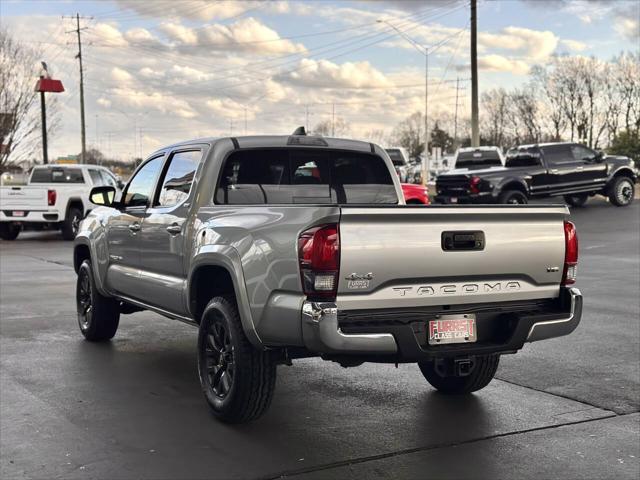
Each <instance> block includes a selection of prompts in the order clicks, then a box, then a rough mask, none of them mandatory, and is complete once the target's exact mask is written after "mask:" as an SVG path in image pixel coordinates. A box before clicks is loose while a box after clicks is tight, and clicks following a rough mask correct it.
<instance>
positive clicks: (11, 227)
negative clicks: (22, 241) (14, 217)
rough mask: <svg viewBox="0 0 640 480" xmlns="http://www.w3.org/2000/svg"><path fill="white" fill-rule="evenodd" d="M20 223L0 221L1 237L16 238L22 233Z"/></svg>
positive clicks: (3, 238) (6, 238) (4, 238)
mask: <svg viewBox="0 0 640 480" xmlns="http://www.w3.org/2000/svg"><path fill="white" fill-rule="evenodd" d="M20 230H21V228H20V225H16V224H15V223H4V222H3V223H0V238H1V239H2V240H15V239H16V238H18V235H20Z"/></svg>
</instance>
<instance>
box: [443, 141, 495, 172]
mask: <svg viewBox="0 0 640 480" xmlns="http://www.w3.org/2000/svg"><path fill="white" fill-rule="evenodd" d="M503 165H504V155H503V154H502V150H501V149H500V147H491V146H483V147H463V148H459V149H458V150H457V151H456V154H455V157H454V160H453V168H454V169H455V168H469V169H471V168H487V167H502V166H503Z"/></svg>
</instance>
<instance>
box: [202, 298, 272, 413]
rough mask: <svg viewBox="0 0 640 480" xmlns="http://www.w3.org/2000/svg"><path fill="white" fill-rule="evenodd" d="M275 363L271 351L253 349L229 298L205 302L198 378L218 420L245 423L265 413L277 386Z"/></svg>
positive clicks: (234, 305)
mask: <svg viewBox="0 0 640 480" xmlns="http://www.w3.org/2000/svg"><path fill="white" fill-rule="evenodd" d="M275 360H276V359H275V357H274V355H273V352H269V351H264V350H258V349H256V348H255V347H254V346H253V345H251V343H250V342H249V340H248V339H247V337H246V336H245V334H244V331H243V330H242V324H241V321H240V314H239V312H238V307H237V306H236V302H235V299H234V298H233V297H215V298H213V299H212V300H211V301H210V302H209V304H208V305H207V307H206V308H205V310H204V313H203V314H202V319H201V321H200V330H199V333H198V375H199V377H200V385H201V387H202V392H203V393H204V397H205V399H206V401H207V403H208V404H209V406H210V407H211V410H212V412H213V414H214V415H215V416H216V417H217V418H218V419H220V420H222V421H223V422H227V423H245V422H249V421H251V420H255V419H256V418H258V417H260V416H261V415H262V414H264V413H265V412H266V411H267V409H268V408H269V405H270V404H271V399H272V398H273V392H274V389H275V383H276V361H275Z"/></svg>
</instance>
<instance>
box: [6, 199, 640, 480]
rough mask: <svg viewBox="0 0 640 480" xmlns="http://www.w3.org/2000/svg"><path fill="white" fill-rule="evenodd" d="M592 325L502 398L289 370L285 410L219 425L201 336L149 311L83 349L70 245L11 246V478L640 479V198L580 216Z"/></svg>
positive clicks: (284, 374) (311, 366)
mask: <svg viewBox="0 0 640 480" xmlns="http://www.w3.org/2000/svg"><path fill="white" fill-rule="evenodd" d="M572 213H573V221H574V222H575V223H576V225H577V228H578V232H579V240H580V262H579V274H578V286H579V288H580V289H581V290H582V293H583V295H584V297H585V303H584V315H583V320H582V323H581V325H580V326H579V327H578V329H577V330H576V331H575V332H574V333H573V334H572V335H570V336H568V337H563V338H558V339H553V340H548V341H545V342H538V343H534V344H529V345H527V346H525V348H524V349H523V350H522V351H521V352H520V353H519V354H517V355H508V356H503V357H502V360H501V366H500V369H499V371H498V374H497V379H495V380H494V381H493V382H492V383H491V384H490V385H489V386H488V387H487V388H486V389H484V390H482V391H480V392H478V393H476V394H474V395H471V396H468V397H457V398H451V397H446V396H443V395H441V394H438V393H436V392H435V391H434V390H433V389H432V388H431V387H430V386H429V385H428V384H427V382H426V381H425V380H424V378H423V377H422V376H421V374H420V373H419V371H418V368H417V367H416V366H415V365H400V366H399V368H396V367H395V366H393V365H374V364H365V365H363V366H361V367H357V368H349V369H344V368H342V367H340V366H339V365H337V364H334V363H328V362H323V361H322V360H319V359H307V360H299V361H294V365H293V366H292V367H284V366H283V367H279V371H278V375H279V377H278V383H277V389H276V395H275V399H274V402H273V405H272V407H271V409H270V410H269V412H268V413H267V414H266V415H265V416H264V417H263V418H261V419H260V420H258V421H257V422H254V423H252V424H248V425H242V426H228V425H224V424H221V423H219V422H217V421H216V420H215V419H214V418H213V417H212V416H211V414H210V413H209V412H208V409H207V406H206V404H205V402H204V400H203V398H202V396H201V393H200V388H199V384H198V379H197V374H196V368H195V365H196V356H195V346H196V333H197V332H196V330H195V329H194V328H192V327H189V326H187V325H184V324H182V323H179V322H174V321H171V320H168V319H164V318H162V317H160V316H158V315H155V314H152V313H148V312H141V313H136V314H133V315H126V316H122V317H121V322H120V328H119V331H118V333H117V334H116V337H115V338H114V340H113V341H112V342H109V343H107V344H90V343H88V342H85V341H83V340H82V336H81V335H80V332H79V330H78V327H77V322H76V315H75V302H74V289H75V273H74V272H73V268H72V260H71V248H72V246H71V243H70V242H64V241H62V240H61V238H60V236H59V234H58V233H55V232H40V233H25V234H22V235H21V236H20V237H19V238H18V240H16V241H14V242H2V241H0V477H1V478H3V479H13V478H65V479H67V478H70V479H71V478H103V479H107V478H108V479H119V478H123V479H124V478H153V479H160V478H189V479H196V478H221V479H227V478H280V477H293V478H304V479H311V478H313V479H323V478H389V479H396V478H509V479H511V478H532V479H533V478H536V479H538V478H562V479H574V478H612V479H613V478H615V479H626V478H629V479H637V478H639V477H640V463H639V458H640V413H638V412H639V410H640V408H639V407H640V326H639V322H640V300H639V297H640V202H638V201H636V203H634V204H633V205H632V206H631V207H628V208H615V207H613V206H610V205H609V204H608V203H607V202H605V201H602V200H599V199H592V200H590V201H589V203H588V204H587V206H586V207H585V208H580V209H574V211H573V212H572Z"/></svg>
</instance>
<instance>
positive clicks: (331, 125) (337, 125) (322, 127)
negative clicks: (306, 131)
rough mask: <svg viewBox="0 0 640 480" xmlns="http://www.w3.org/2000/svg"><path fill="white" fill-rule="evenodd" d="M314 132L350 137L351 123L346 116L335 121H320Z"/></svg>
mask: <svg viewBox="0 0 640 480" xmlns="http://www.w3.org/2000/svg"><path fill="white" fill-rule="evenodd" d="M313 132H314V133H317V134H319V135H324V136H325V137H348V136H349V134H350V133H351V125H350V124H349V122H347V121H346V120H345V119H344V118H341V117H338V118H336V119H335V121H334V122H332V121H331V120H324V121H322V122H320V123H318V124H317V125H316V126H315V127H314V128H313Z"/></svg>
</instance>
